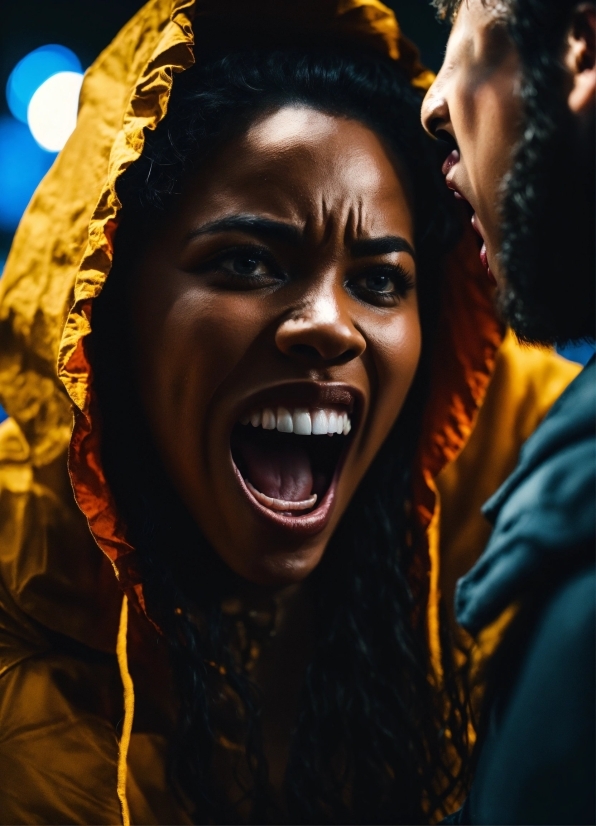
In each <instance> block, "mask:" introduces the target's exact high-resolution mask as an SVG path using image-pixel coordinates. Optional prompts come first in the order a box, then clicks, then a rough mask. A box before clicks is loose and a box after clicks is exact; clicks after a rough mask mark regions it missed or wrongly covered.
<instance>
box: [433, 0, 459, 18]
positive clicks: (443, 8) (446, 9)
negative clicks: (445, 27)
mask: <svg viewBox="0 0 596 826" xmlns="http://www.w3.org/2000/svg"><path fill="white" fill-rule="evenodd" d="M432 4H433V6H434V7H435V9H436V10H437V14H438V16H439V19H440V20H449V21H450V22H453V19H454V18H455V15H456V14H457V11H458V9H459V7H460V6H461V4H462V0H432Z"/></svg>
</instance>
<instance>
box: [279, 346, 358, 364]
mask: <svg viewBox="0 0 596 826" xmlns="http://www.w3.org/2000/svg"><path fill="white" fill-rule="evenodd" d="M287 352H288V354H289V355H291V356H293V357H294V358H296V359H299V360H300V361H309V362H313V363H316V362H322V361H324V362H333V363H334V364H344V363H346V362H348V361H351V359H353V358H355V357H356V356H357V355H358V354H357V352H356V350H354V349H352V348H347V349H345V350H335V349H334V350H333V351H331V350H326V349H321V348H318V347H314V346H312V345H311V344H292V345H291V347H289V348H288V351H287Z"/></svg>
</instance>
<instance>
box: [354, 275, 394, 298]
mask: <svg viewBox="0 0 596 826" xmlns="http://www.w3.org/2000/svg"><path fill="white" fill-rule="evenodd" d="M362 281H363V282H364V286H366V289H367V290H372V291H373V292H377V293H390V292H394V291H395V285H394V284H393V280H392V279H391V278H390V276H389V275H387V274H385V273H371V274H370V275H366V276H365V277H364V278H363V279H362Z"/></svg>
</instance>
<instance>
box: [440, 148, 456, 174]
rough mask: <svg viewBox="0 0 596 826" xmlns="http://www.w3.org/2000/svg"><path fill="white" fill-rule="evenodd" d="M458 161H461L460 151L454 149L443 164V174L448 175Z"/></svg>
mask: <svg viewBox="0 0 596 826" xmlns="http://www.w3.org/2000/svg"><path fill="white" fill-rule="evenodd" d="M456 163H459V151H458V150H457V149H452V150H451V152H450V153H449V154H448V155H447V157H446V158H445V160H444V161H443V166H442V167H441V172H442V173H443V175H445V176H447V175H448V173H449V172H450V170H451V169H452V168H453V167H454V166H455V164H456Z"/></svg>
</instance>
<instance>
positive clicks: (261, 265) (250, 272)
mask: <svg viewBox="0 0 596 826" xmlns="http://www.w3.org/2000/svg"><path fill="white" fill-rule="evenodd" d="M219 265H220V267H221V268H222V269H224V270H226V271H227V272H229V273H230V274H232V275H236V276H240V277H249V278H266V277H267V276H271V275H273V273H272V272H271V268H270V267H269V266H268V265H267V264H266V263H265V262H264V261H263V260H262V259H260V258H259V257H258V256H257V255H250V254H246V255H234V256H230V257H229V258H224V259H220V262H219Z"/></svg>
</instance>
